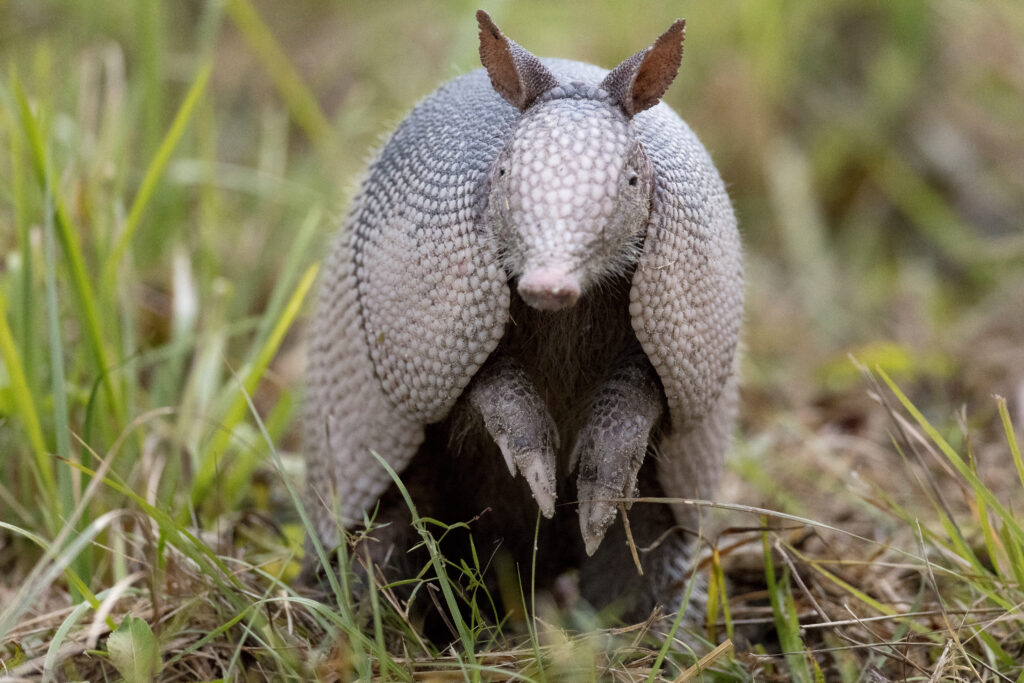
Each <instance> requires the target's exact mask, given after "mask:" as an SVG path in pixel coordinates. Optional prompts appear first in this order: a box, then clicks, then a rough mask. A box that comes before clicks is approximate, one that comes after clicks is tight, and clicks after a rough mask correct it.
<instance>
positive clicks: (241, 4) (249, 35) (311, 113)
mask: <svg viewBox="0 0 1024 683" xmlns="http://www.w3.org/2000/svg"><path fill="white" fill-rule="evenodd" d="M227 11H228V14H229V15H230V16H231V20H232V21H233V22H234V23H235V26H237V27H238V30H239V31H241V32H242V35H244V36H245V39H246V40H247V41H248V42H249V46H250V47H251V48H252V50H253V52H255V53H256V57H257V58H258V59H259V60H260V61H261V62H262V63H263V67H264V68H265V69H266V70H267V72H268V73H269V74H270V79H271V80H272V81H273V82H274V86H275V87H277V89H278V92H280V94H281V97H282V98H283V99H284V101H285V104H286V105H287V107H288V111H290V112H291V115H292V117H293V118H294V119H295V121H296V123H298V124H299V126H301V127H302V129H303V130H304V131H306V135H308V136H309V139H310V140H312V141H313V142H314V143H319V142H323V141H325V140H327V139H328V138H329V137H330V135H331V124H330V123H328V121H327V118H326V117H325V116H324V114H323V112H322V111H321V110H320V105H319V104H318V103H317V101H316V98H315V97H313V94H312V93H311V92H310V91H309V88H307V87H306V85H305V83H304V82H303V80H302V77H301V76H300V75H299V73H298V72H297V71H296V70H295V68H294V67H293V66H292V64H291V62H290V61H289V59H288V56H287V55H286V54H285V52H284V50H282V49H281V46H280V45H279V44H278V42H277V40H276V39H275V38H274V34H273V33H271V32H270V29H269V28H267V25H266V24H265V23H264V21H263V19H262V18H261V17H260V15H259V12H257V11H256V8H255V7H254V6H253V4H252V3H251V2H250V0H228V3H227Z"/></svg>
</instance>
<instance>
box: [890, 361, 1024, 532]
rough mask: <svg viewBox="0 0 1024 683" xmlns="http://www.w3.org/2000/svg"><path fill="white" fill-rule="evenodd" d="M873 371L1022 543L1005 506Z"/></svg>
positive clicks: (894, 387) (893, 386)
mask: <svg viewBox="0 0 1024 683" xmlns="http://www.w3.org/2000/svg"><path fill="white" fill-rule="evenodd" d="M875 371H876V372H877V373H878V374H879V376H881V378H882V379H883V380H884V381H885V383H886V384H887V385H888V386H889V390H890V391H892V393H893V395H895V396H896V398H897V399H898V400H899V402H900V403H901V404H902V405H903V407H904V408H905V409H906V410H907V412H908V413H910V415H911V416H912V417H913V418H914V420H915V421H916V422H917V423H918V424H919V425H920V426H921V428H922V429H923V430H924V431H925V433H926V434H927V435H928V438H930V439H931V440H932V442H933V443H934V444H935V445H936V446H938V447H939V449H940V450H941V451H942V453H943V455H945V456H946V459H947V460H949V462H950V464H951V465H953V467H954V468H956V471H957V472H959V473H960V476H962V477H963V478H964V479H965V480H966V481H967V483H968V484H970V486H971V487H972V488H973V489H974V490H975V491H976V492H977V493H978V495H979V496H980V498H981V499H982V500H984V501H985V503H986V504H987V505H988V506H989V508H990V509H992V510H995V511H996V512H998V514H999V516H1000V517H1001V518H1002V520H1003V521H1004V522H1007V523H1009V524H1010V529H1011V531H1012V532H1013V534H1014V536H1016V537H1017V539H1018V541H1024V529H1021V527H1020V526H1019V525H1017V524H1016V523H1015V522H1014V520H1015V519H1016V518H1015V517H1014V515H1013V514H1012V513H1011V512H1010V511H1009V510H1008V509H1007V508H1006V506H1005V505H1003V504H1002V503H1001V502H999V500H998V499H997V498H996V497H995V494H993V493H992V491H991V490H990V489H989V488H988V487H986V486H985V484H984V483H983V482H982V481H981V480H980V479H978V476H977V475H976V474H975V473H974V472H972V471H971V468H970V466H968V465H967V463H965V462H964V460H963V458H961V457H960V454H959V453H957V452H956V450H954V449H953V447H952V446H950V445H949V442H947V441H946V440H945V439H944V438H943V437H942V435H941V434H939V431H938V430H937V429H935V427H933V426H932V425H931V423H930V422H929V421H928V420H927V419H926V418H925V416H924V415H922V414H921V411H919V410H918V409H917V407H916V406H915V405H914V404H913V403H911V401H910V399H909V398H907V396H906V394H904V393H903V392H902V391H901V390H900V388H899V387H898V386H897V385H896V383H895V382H894V381H893V380H892V378H890V377H889V375H887V374H886V373H885V371H884V370H882V369H881V368H877V367H876V368H875Z"/></svg>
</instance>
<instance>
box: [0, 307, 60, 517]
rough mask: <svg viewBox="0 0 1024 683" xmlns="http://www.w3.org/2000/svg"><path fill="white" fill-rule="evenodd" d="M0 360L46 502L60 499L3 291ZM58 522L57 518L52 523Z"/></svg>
mask: <svg viewBox="0 0 1024 683" xmlns="http://www.w3.org/2000/svg"><path fill="white" fill-rule="evenodd" d="M0 358H2V359H3V361H4V367H6V368H7V377H8V381H9V382H10V383H11V392H12V395H13V397H14V404H15V406H17V409H18V414H19V415H21V420H22V423H23V425H24V428H25V433H26V435H27V436H28V441H29V444H30V445H31V446H32V455H33V456H34V457H35V463H36V476H37V477H38V478H39V481H40V489H41V493H42V494H43V499H44V500H48V501H50V500H56V499H57V481H56V478H55V477H54V473H53V461H52V460H50V456H49V453H48V452H47V448H46V439H45V438H44V437H43V430H42V427H40V425H39V413H38V412H36V405H35V401H34V400H33V398H32V391H31V390H30V389H29V387H28V381H27V380H26V379H25V372H24V366H23V365H22V363H21V358H20V356H19V354H18V347H17V345H16V344H15V343H14V338H13V336H12V335H11V329H10V327H8V325H7V305H6V301H5V299H4V292H3V290H0ZM55 519H56V516H53V518H52V519H51V520H50V521H51V522H52V521H54V520H55Z"/></svg>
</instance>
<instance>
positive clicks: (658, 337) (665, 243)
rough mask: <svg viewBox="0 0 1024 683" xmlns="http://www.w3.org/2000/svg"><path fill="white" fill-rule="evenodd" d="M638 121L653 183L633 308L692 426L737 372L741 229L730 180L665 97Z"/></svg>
mask: <svg viewBox="0 0 1024 683" xmlns="http://www.w3.org/2000/svg"><path fill="white" fill-rule="evenodd" d="M634 123H635V125H636V129H637V134H638V136H639V138H640V141H641V143H642V144H643V145H644V148H645V150H646V151H647V154H648V156H649V157H650V159H651V162H652V164H653V165H654V168H655V180H654V183H655V187H654V197H653V200H652V207H651V220H650V223H649V225H648V228H647V235H646V238H645V241H644V248H643V253H642V255H641V257H640V261H639V263H638V265H637V270H636V273H635V275H634V276H633V286H632V289H631V291H630V314H631V316H632V321H633V329H634V331H635V332H636V335H637V338H638V339H639V340H640V344H641V346H642V347H643V349H644V351H645V352H646V354H647V356H648V358H649V359H650V361H651V364H652V365H653V366H654V368H655V370H656V371H657V373H658V376H659V377H660V378H661V381H662V385H663V386H664V389H665V395H666V398H667V400H668V406H669V413H670V416H671V421H672V425H673V427H674V428H676V429H686V428H688V427H689V426H691V425H693V424H695V423H697V422H699V421H700V420H701V419H702V418H703V417H704V416H705V414H706V413H707V412H708V410H710V409H711V407H712V406H713V405H714V404H715V401H716V400H717V399H718V397H719V395H720V393H721V392H722V388H723V387H724V386H725V384H726V380H727V379H728V378H729V377H730V375H732V373H733V360H734V356H735V353H736V347H737V344H738V340H739V331H740V324H741V322H742V316H743V264H742V256H741V248H740V241H739V234H738V232H737V229H736V219H735V217H734V215H733V211H732V206H731V204H730V202H729V197H728V195H727V194H726V191H725V186H724V185H723V183H722V180H721V178H720V177H719V175H718V172H717V171H716V170H715V167H714V166H713V165H712V163H711V159H710V158H709V157H708V154H707V152H706V151H705V150H704V148H703V146H702V145H701V144H700V142H699V141H698V140H697V138H696V136H695V135H694V134H693V132H692V131H691V130H690V128H689V127H688V126H687V125H686V124H685V123H684V122H683V121H682V120H681V119H680V118H679V117H678V116H676V115H675V113H673V112H672V110H671V109H669V108H668V106H666V105H664V104H661V105H658V106H656V107H654V108H652V109H650V110H648V111H645V112H641V113H640V114H638V115H637V116H636V117H635V119H634Z"/></svg>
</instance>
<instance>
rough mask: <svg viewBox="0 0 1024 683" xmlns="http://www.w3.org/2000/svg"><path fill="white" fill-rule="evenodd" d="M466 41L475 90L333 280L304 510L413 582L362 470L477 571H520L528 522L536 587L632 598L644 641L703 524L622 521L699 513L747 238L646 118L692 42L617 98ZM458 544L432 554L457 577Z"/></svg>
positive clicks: (390, 506) (593, 80) (380, 194)
mask: <svg viewBox="0 0 1024 683" xmlns="http://www.w3.org/2000/svg"><path fill="white" fill-rule="evenodd" d="M478 18H479V20H480V24H481V58H482V60H483V63H484V65H485V67H486V68H485V69H481V70H477V71H474V72H472V73H469V74H466V75H465V76H461V77H459V78H456V79H455V80H453V81H451V82H450V83H448V84H447V85H445V86H443V87H441V88H440V89H438V90H437V91H436V92H435V93H434V94H432V95H430V96H429V97H427V98H426V100H424V101H423V102H422V103H421V104H420V105H419V106H417V107H416V108H415V109H414V110H413V112H412V113H411V114H410V115H409V116H408V117H407V118H406V119H405V121H403V122H402V124H401V125H400V126H399V127H398V129H397V130H396V131H395V132H394V134H393V135H392V136H391V139H390V140H389V141H388V142H387V144H386V145H385V146H384V148H383V149H382V150H381V152H380V153H379V155H378V156H377V158H376V159H375V160H374V161H373V163H372V164H371V166H370V168H369V170H368V172H367V175H366V178H365V180H364V181H363V184H362V187H361V189H360V192H359V194H358V195H357V198H356V200H355V202H354V205H353V207H352V208H351V210H350V212H349V214H348V217H347V218H346V221H345V225H344V227H343V229H342V232H341V235H340V237H339V240H338V242H337V243H336V245H335V247H334V250H333V251H332V253H331V255H330V257H329V259H328V261H327V264H326V267H325V268H324V278H323V283H322V287H321V294H320V301H319V306H318V308H317V312H316V315H315V316H314V318H313V323H312V329H311V344H310V351H309V367H308V374H307V376H308V380H307V381H308V390H307V411H306V436H307V448H308V450H309V468H308V472H309V476H308V481H309V484H308V491H309V493H308V495H307V501H308V505H309V509H310V512H311V513H312V516H313V519H314V523H315V527H316V532H317V534H318V535H319V537H320V538H321V540H323V541H324V542H325V543H326V544H327V545H328V547H330V546H331V545H332V544H336V543H338V542H339V540H340V539H341V538H342V536H341V531H342V530H344V529H355V528H356V527H358V526H359V525H360V524H361V523H362V520H363V517H364V515H365V514H367V513H368V512H370V511H372V510H374V509H376V510H377V518H376V521H378V522H380V521H386V522H389V524H387V525H385V526H383V527H381V528H378V529H376V530H374V531H373V532H372V533H371V534H370V537H372V540H371V541H368V542H367V543H366V544H364V547H363V548H360V549H358V550H357V555H358V556H360V557H362V558H363V559H364V560H365V561H367V562H371V563H373V564H376V565H383V567H382V570H383V571H384V573H385V574H386V575H388V576H390V577H392V578H398V577H407V576H410V575H413V574H415V573H416V571H417V570H418V569H419V567H420V566H422V564H418V563H421V561H422V559H423V558H422V557H419V556H417V555H416V553H408V552H406V551H407V550H408V549H409V548H410V547H412V546H414V545H415V544H416V542H417V540H418V536H417V535H416V534H415V532H414V531H412V530H411V529H410V527H409V524H408V520H409V514H408V511H407V510H405V505H404V502H402V499H401V496H399V495H398V494H397V491H396V489H395V487H394V486H393V485H392V483H391V481H390V479H389V477H388V475H387V473H386V471H385V470H384V468H383V467H381V466H380V464H379V463H378V462H377V460H376V459H375V457H374V455H373V452H376V453H378V454H380V456H381V457H383V458H384V459H385V460H386V461H387V462H388V463H389V464H390V465H391V467H393V468H394V469H395V470H396V471H398V472H399V473H401V474H402V477H403V481H404V482H405V484H406V486H407V487H408V489H409V492H410V494H411V495H412V496H413V499H414V501H415V503H416V505H417V508H418V511H419V513H420V515H422V516H429V517H435V518H437V519H440V520H442V521H445V522H449V523H454V522H466V521H469V520H473V521H472V523H471V524H470V531H471V532H472V534H473V543H474V547H475V548H478V549H479V548H487V549H489V550H490V549H493V548H499V549H500V550H498V552H499V554H502V553H504V554H507V556H508V557H510V558H511V559H512V560H513V561H516V562H520V563H523V565H524V566H528V565H529V564H530V563H531V561H532V552H533V535H534V526H535V524H536V521H537V516H538V512H539V513H541V514H542V515H543V517H544V519H543V521H542V522H541V526H540V532H539V533H540V536H539V543H538V549H537V571H538V582H539V583H540V584H543V583H544V582H545V581H549V580H551V579H553V578H554V577H556V576H557V575H558V574H559V573H560V572H563V571H565V570H566V569H569V568H578V569H579V570H580V585H581V590H582V592H583V595H584V597H586V598H587V599H588V600H590V601H591V602H593V603H594V604H596V605H598V606H601V605H603V604H605V603H607V602H608V601H609V600H611V599H612V598H614V597H616V596H618V595H620V594H625V595H627V596H628V600H627V604H626V609H627V612H628V614H629V615H630V616H634V617H638V618H639V617H643V616H645V613H646V611H648V610H650V609H651V608H653V607H654V606H655V605H658V604H661V605H664V606H666V607H669V608H671V607H674V606H676V605H678V604H679V598H680V596H681V595H682V592H683V590H684V588H685V587H684V582H685V580H686V579H687V577H688V575H689V572H690V568H691V562H692V557H693V555H694V535H693V532H695V531H696V530H697V529H698V528H699V521H700V520H699V518H698V516H697V508H695V507H693V506H686V505H673V506H665V505H651V504H642V505H634V506H632V507H631V508H630V507H629V505H628V500H627V501H626V502H625V504H623V503H622V502H620V501H621V499H629V498H632V497H633V495H634V493H635V492H636V493H639V494H640V495H641V496H670V497H679V498H709V497H712V496H713V495H714V492H715V489H716V486H717V481H718V476H719V472H720V469H721V461H722V458H723V455H724V452H725V450H726V448H727V446H728V442H729V433H730V431H731V430H732V427H733V423H734V420H735V414H736V380H735V376H734V371H733V368H734V357H735V353H736V347H737V340H738V336H739V328H740V322H741V317H742V298H743V272H742V259H741V249H740V242H739V236H738V232H737V230H736V223H735V219H734V217H733V213H732V209H731V206H730V203H729V199H728V196H727V195H726V192H725V189H724V186H723V184H722V181H721V179H720V178H719V176H718V173H717V171H716V170H715V168H714V166H713V165H712V163H711V160H710V159H709V157H708V155H707V153H706V152H705V151H704V149H703V147H702V146H701V145H700V143H699V141H698V140H697V138H696V137H695V136H694V134H693V133H692V132H691V131H690V129H689V128H688V127H687V126H686V124H685V123H683V121H682V120H680V119H679V117H678V116H676V115H675V113H673V112H672V111H671V110H670V109H669V108H668V107H667V106H666V105H664V104H658V103H657V101H658V98H660V96H661V94H662V93H663V92H664V90H665V88H667V87H668V85H669V83H671V80H672V78H673V77H674V76H675V71H676V69H677V68H678V64H679V57H680V55H681V43H682V28H683V26H682V23H681V22H677V23H676V24H673V26H672V28H670V29H669V30H668V31H666V33H665V34H664V35H663V36H661V37H660V38H659V39H658V41H657V42H656V43H655V44H654V45H653V46H652V47H651V48H648V49H647V50H644V51H641V52H639V53H637V55H634V56H633V57H631V58H629V59H627V60H626V61H624V62H623V63H622V64H621V65H619V67H618V68H616V69H615V70H613V71H612V72H611V73H610V74H609V73H608V72H606V71H604V70H603V69H600V68H598V67H595V66H592V65H589V64H583V63H579V62H572V61H566V60H556V59H537V58H536V57H533V55H530V54H529V53H528V52H526V51H525V50H524V49H523V48H521V47H520V46H518V45H516V44H515V43H513V42H512V41H509V40H508V39H507V38H505V37H504V36H503V35H502V34H501V32H500V31H499V30H498V29H497V27H495V26H494V25H493V23H492V22H490V19H489V17H486V15H482V16H481V15H478ZM517 475H518V476H517ZM577 502H578V504H579V507H578V508H577V507H576V505H574V503H577ZM378 504H379V507H378ZM620 507H621V509H623V510H625V509H629V510H630V512H629V516H630V521H631V523H632V524H631V528H632V530H633V535H634V537H635V539H636V544H637V546H638V547H640V548H641V549H642V552H641V553H640V561H641V564H642V565H643V567H644V574H643V575H642V576H641V575H638V574H637V573H636V571H635V570H634V569H633V561H632V558H631V555H630V551H629V549H628V548H627V547H626V544H625V542H624V529H623V525H622V524H621V522H620V521H619V520H618V517H619V514H618V512H617V511H618V510H619V509H620ZM461 533H463V532H457V533H456V532H453V533H452V534H450V535H449V537H448V538H446V543H447V544H448V546H449V547H448V548H447V550H448V551H450V552H452V553H454V554H456V555H458V554H460V553H464V552H469V550H468V549H469V544H468V539H466V538H461V537H460V534H461ZM460 538H461V540H460ZM647 546H650V547H647ZM311 560H312V562H314V563H315V561H316V559H315V557H311ZM314 569H315V568H314Z"/></svg>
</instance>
